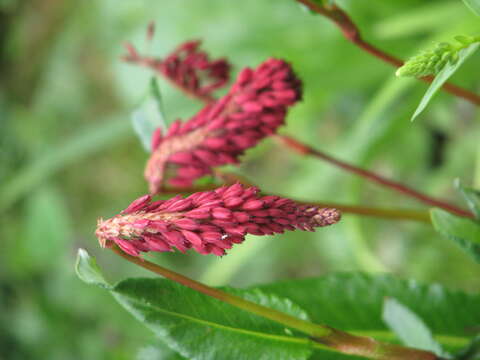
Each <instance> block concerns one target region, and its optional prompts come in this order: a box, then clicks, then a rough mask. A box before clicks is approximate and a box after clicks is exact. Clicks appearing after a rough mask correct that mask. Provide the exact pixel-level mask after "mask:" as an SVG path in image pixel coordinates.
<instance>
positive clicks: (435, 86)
mask: <svg viewBox="0 0 480 360" xmlns="http://www.w3.org/2000/svg"><path fill="white" fill-rule="evenodd" d="M479 45H480V43H478V42H477V43H473V44H471V45H470V46H468V47H466V48H464V49H462V50H460V51H459V52H458V59H457V60H456V62H455V63H454V64H453V63H451V62H447V64H446V65H445V66H444V67H443V69H442V70H441V71H440V72H439V73H438V74H437V76H435V79H434V80H433V81H432V83H431V84H430V86H429V88H428V90H427V92H426V93H425V95H423V98H422V100H421V101H420V104H419V105H418V107H417V109H416V110H415V112H414V114H413V115H412V119H411V120H412V121H413V120H415V118H417V116H418V115H420V114H421V113H422V112H423V110H425V108H426V107H427V105H428V104H429V103H430V101H431V100H432V98H433V97H434V96H435V94H436V93H437V91H438V90H439V89H440V88H441V87H442V85H443V84H444V83H445V82H446V81H447V80H448V79H449V78H450V76H452V75H453V74H454V73H455V72H456V71H457V70H458V69H459V68H460V66H462V64H463V63H464V62H465V60H467V59H468V58H469V57H470V56H471V55H472V54H473V53H474V52H475V51H477V49H478V47H479Z"/></svg>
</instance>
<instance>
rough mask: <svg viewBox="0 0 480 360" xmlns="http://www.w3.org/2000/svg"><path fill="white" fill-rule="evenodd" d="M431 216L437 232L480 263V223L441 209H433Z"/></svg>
mask: <svg viewBox="0 0 480 360" xmlns="http://www.w3.org/2000/svg"><path fill="white" fill-rule="evenodd" d="M430 215H431V218H432V223H433V227H434V228H435V230H437V231H438V232H439V233H440V234H442V235H443V236H445V237H446V238H447V239H450V240H453V241H455V242H456V243H457V244H458V245H460V246H461V247H462V249H464V250H465V251H466V252H467V253H468V254H470V255H471V256H472V257H473V258H474V259H475V260H476V261H477V262H480V223H478V222H474V221H472V220H470V219H467V218H463V217H459V216H455V215H453V214H451V213H449V212H447V211H445V210H441V209H432V210H431V212H430Z"/></svg>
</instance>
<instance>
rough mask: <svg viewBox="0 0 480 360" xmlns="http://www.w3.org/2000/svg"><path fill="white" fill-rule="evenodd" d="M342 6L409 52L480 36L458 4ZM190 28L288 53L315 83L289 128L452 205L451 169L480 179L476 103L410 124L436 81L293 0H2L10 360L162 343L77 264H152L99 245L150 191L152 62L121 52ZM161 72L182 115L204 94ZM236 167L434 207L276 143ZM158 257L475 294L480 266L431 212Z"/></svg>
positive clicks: (0, 153) (121, 351)
mask: <svg viewBox="0 0 480 360" xmlns="http://www.w3.org/2000/svg"><path fill="white" fill-rule="evenodd" d="M340 4H341V5H342V7H344V8H345V9H346V10H347V11H348V13H349V14H351V16H352V18H353V19H354V21H355V22H356V23H357V24H358V25H359V27H360V28H361V29H362V32H363V35H364V37H365V38H366V39H368V40H369V41H371V42H372V43H374V44H375V45H377V46H379V47H380V48H382V49H384V50H386V51H388V52H390V53H392V54H395V55H397V56H399V57H402V58H406V57H408V56H410V55H412V54H414V53H416V52H417V51H418V50H419V49H423V48H425V47H428V46H430V45H431V43H432V42H433V41H437V40H450V39H451V38H452V37H453V36H454V35H457V34H472V33H476V32H477V33H478V25H479V22H478V18H475V17H474V15H472V14H471V13H470V12H469V11H468V10H467V9H466V8H465V7H464V6H463V4H462V2H461V1H459V0H449V1H434V2H433V1H426V0H404V1H385V0H374V1H367V0H356V1H353V0H350V1H342V2H340ZM152 20H154V21H155V22H156V34H155V37H154V41H153V42H152V43H151V44H150V45H149V44H148V43H147V42H146V41H145V30H146V26H147V24H148V22H149V21H152ZM446 24H448V25H446ZM188 39H203V40H204V43H203V47H204V49H206V50H207V51H209V52H210V53H211V54H212V55H213V56H215V57H218V56H228V58H229V59H230V61H231V62H232V63H233V65H234V72H235V73H236V72H238V70H239V69H240V68H242V67H244V66H256V65H257V64H259V63H260V62H261V61H263V60H264V59H265V58H267V57H269V56H276V57H281V58H285V59H287V60H288V61H290V62H291V63H292V64H293V66H294V68H295V70H296V72H297V73H298V74H299V76H300V77H301V78H302V79H303V81H304V85H305V96H304V101H303V102H302V103H301V104H299V105H297V106H295V108H294V109H293V110H292V111H291V112H290V113H289V116H288V125H287V126H286V127H284V128H283V129H282V130H281V131H282V132H283V133H285V134H290V135H293V136H295V137H297V138H298V139H301V140H302V141H305V142H307V143H309V144H312V145H314V146H315V147H318V148H319V149H322V150H324V151H326V152H328V153H330V154H333V155H335V156H337V157H339V158H341V159H344V160H346V161H349V162H351V163H354V164H357V165H360V166H365V167H368V168H370V169H374V170H375V171H377V172H379V173H381V174H384V175H386V176H389V177H391V178H394V179H397V180H400V181H403V182H405V183H407V184H409V185H411V186H412V187H414V188H416V189H419V190H421V191H424V192H426V193H428V194H431V195H435V196H439V197H445V198H447V199H450V200H451V201H453V202H459V200H458V196H457V195H456V194H455V191H454V190H453V186H452V182H453V179H454V178H456V177H459V178H461V179H462V180H463V182H464V183H465V184H467V185H476V186H477V187H478V186H480V148H479V143H478V134H479V130H480V122H479V121H478V120H479V119H478V117H479V112H478V110H477V109H476V108H474V107H473V106H472V105H470V104H468V103H466V102H464V101H461V100H458V99H455V98H453V97H451V96H449V95H445V94H439V95H438V96H437V97H436V99H435V100H434V101H433V102H432V103H431V105H430V106H429V108H428V109H427V111H426V112H425V113H424V115H422V116H421V117H420V118H419V119H418V120H417V121H416V122H414V123H411V122H410V121H409V117H410V115H411V114H412V112H413V111H414V109H415V106H416V104H417V103H418V102H419V100H420V98H421V96H422V93H423V92H424V91H425V89H426V86H425V85H424V84H423V83H421V82H418V81H416V80H411V79H406V80H405V79H397V78H395V76H394V69H393V68H391V67H389V66H388V65H386V64H383V63H381V62H379V61H378V60H376V59H375V58H372V57H370V56H369V55H368V54H365V53H362V52H361V51H360V50H359V49H358V48H356V47H355V46H353V45H352V44H350V43H348V42H347V41H346V40H345V39H344V38H343V37H342V35H341V33H340V32H339V31H338V29H337V28H335V27H334V26H333V25H332V24H331V23H330V22H328V21H327V20H326V19H324V18H322V17H320V16H315V15H313V14H311V13H309V12H307V11H306V10H304V9H303V8H301V7H300V6H299V5H298V4H296V3H295V2H294V1H293V0H265V1H257V0H243V1H225V0H190V1H188V0H162V1H140V0H138V1H127V0H123V1H117V0H102V1H88V2H87V1H73V0H68V1H67V0H30V1H21V0H1V1H0V49H1V52H0V212H1V216H0V241H1V242H0V306H1V309H2V311H0V359H22V360H24V359H49V360H56V359H59V360H60V359H62V360H67V359H141V358H142V356H143V355H144V354H145V353H146V350H145V347H148V346H149V345H151V344H154V343H155V342H156V340H155V338H154V336H153V334H151V333H150V332H149V331H148V330H147V329H146V328H144V327H143V326H142V325H141V324H138V323H137V322H136V321H135V320H134V319H133V318H132V317H131V316H130V315H129V314H127V313H126V312H125V311H124V310H123V309H122V308H120V306H119V305H118V304H117V303H116V302H115V301H114V300H113V299H112V298H111V297H110V296H109V295H108V294H107V293H106V292H104V291H101V290H99V289H98V288H95V287H92V286H87V285H86V284H84V283H82V282H81V281H80V280H79V279H78V278H77V277H76V276H75V274H74V270H73V268H74V261H75V254H76V251H77V249H78V248H79V247H83V248H86V249H87V250H88V251H89V252H90V253H91V254H92V255H94V256H96V257H97V259H98V262H99V264H100V266H101V267H102V268H103V269H104V271H105V273H106V274H107V275H108V277H109V279H110V280H112V281H116V280H119V279H122V278H125V277H127V276H150V275H149V274H147V273H145V272H144V271H142V270H141V269H139V268H136V267H134V266H133V265H131V264H129V263H126V262H125V261H122V260H121V259H120V258H118V257H115V256H114V255H113V253H111V252H109V251H105V250H102V249H100V248H99V246H98V244H97V241H96V239H95V237H94V235H93V232H94V229H95V224H96V219H97V218H98V217H100V216H103V217H110V216H112V215H114V214H116V213H117V212H118V211H119V210H121V209H123V208H124V207H126V205H128V204H129V203H130V201H132V200H133V199H135V198H136V197H138V196H139V195H142V194H144V193H145V192H146V191H147V186H146V183H145V182H144V180H143V177H142V172H143V167H144V164H145V161H146V159H147V154H146V153H145V152H144V150H143V149H142V146H141V144H140V142H139V140H138V139H137V138H136V137H135V135H134V133H133V131H132V129H131V123H130V115H131V113H132V111H133V109H134V108H135V107H136V106H137V105H138V103H139V101H140V100H141V98H142V97H143V96H144V94H145V93H146V91H147V87H148V82H149V79H150V77H151V73H150V72H149V71H148V70H145V69H142V68H137V67H135V66H132V65H128V64H124V63H122V62H121V61H120V60H119V58H120V56H121V55H122V54H123V53H124V49H123V47H122V43H123V42H125V41H131V42H133V43H134V44H135V45H136V46H137V47H138V48H139V49H140V50H141V51H142V52H148V53H150V54H151V55H158V56H162V55H164V54H166V53H168V52H169V51H171V50H172V49H173V48H174V47H175V46H176V45H177V44H179V43H180V42H183V41H185V40H188ZM478 61H479V55H478V54H477V55H475V56H473V57H472V59H470V60H469V61H468V62H467V63H466V64H465V65H464V67H463V68H462V69H461V70H460V71H459V72H458V73H457V74H456V75H455V77H454V79H453V80H454V82H455V83H457V84H460V85H462V86H465V87H468V88H469V89H473V90H475V91H477V92H478V91H479V90H480V78H479V74H478ZM160 84H161V89H162V94H163V97H164V105H165V112H166V114H167V118H168V120H169V121H172V120H174V119H175V118H177V117H181V118H188V117H190V116H191V115H193V114H194V113H195V111H197V110H198V109H199V108H200V107H201V104H199V103H195V102H194V101H192V100H190V99H186V98H185V97H183V96H182V94H181V93H179V92H178V90H176V89H172V88H170V87H169V86H168V85H167V84H166V83H165V82H163V80H161V81H160ZM238 171H239V172H240V173H241V174H243V175H245V176H247V177H248V178H250V179H251V180H252V181H253V182H255V183H256V184H257V185H259V186H260V187H261V188H262V189H264V190H266V191H270V192H275V193H279V194H283V195H287V196H291V197H294V198H298V199H303V200H312V201H314V200H316V201H324V202H338V203H345V204H357V205H361V204H363V205H366V206H367V205H370V206H381V207H388V208H413V209H425V207H423V205H421V204H418V203H416V202H414V201H412V200H410V199H406V198H402V197H401V196H400V195H398V194H395V193H392V192H390V191H388V190H385V189H382V188H379V187H377V186H375V185H372V184H370V183H366V182H364V181H363V180H359V179H358V178H355V177H354V176H352V175H350V174H348V173H344V172H342V171H341V170H339V169H337V168H333V167H332V166H330V165H328V164H324V163H322V162H320V161H318V160H316V159H311V158H301V157H299V156H298V155H296V154H293V153H291V152H289V151H288V150H286V149H282V148H280V147H279V145H278V144H276V143H274V142H273V141H271V140H266V141H264V142H262V143H261V145H260V146H258V147H257V148H256V149H252V150H250V151H248V153H247V155H246V156H245V157H244V162H243V164H242V166H241V167H240V168H239V169H238ZM151 258H152V257H151ZM153 258H154V259H155V261H158V262H160V263H162V264H164V265H166V266H167V267H171V268H172V269H175V270H177V271H179V272H181V273H184V274H186V275H190V276H192V277H194V278H196V279H200V280H202V281H205V282H206V283H208V284H211V285H223V284H230V285H234V286H248V285H252V284H258V283H263V282H268V281H273V280H277V279H287V278H296V277H305V276H315V275H321V274H325V273H328V272H334V271H367V272H390V273H393V274H396V275H398V276H401V277H411V278H415V279H417V280H420V281H424V282H426V281H437V282H441V283H443V284H445V285H447V286H449V287H452V288H460V289H465V290H473V289H475V288H476V289H477V290H478V266H477V265H475V264H474V262H473V261H472V260H471V259H470V258H469V257H468V256H467V255H465V254H464V253H463V252H461V250H459V248H457V247H456V245H454V244H452V243H450V242H448V240H445V239H444V238H441V237H440V236H439V235H438V234H436V233H435V232H434V231H433V229H432V228H431V226H428V225H426V224H422V223H414V222H406V221H389V220H382V219H373V218H363V217H358V216H352V215H348V214H347V215H345V216H344V220H343V221H342V222H341V224H338V225H335V226H333V227H331V228H328V229H322V230H321V231H318V232H316V233H303V232H295V233H289V234H285V235H281V236H276V237H271V238H255V237H250V238H248V240H247V242H245V243H244V244H243V245H242V246H237V247H236V248H234V249H232V250H231V251H230V253H229V255H228V256H226V257H223V258H217V257H214V256H201V255H197V254H194V253H193V252H191V253H188V254H187V255H181V254H180V255H179V254H171V253H169V254H164V255H158V256H153ZM344 330H348V329H344ZM147 351H148V350H147ZM142 354H143V355H142Z"/></svg>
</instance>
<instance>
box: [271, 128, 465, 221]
mask: <svg viewBox="0 0 480 360" xmlns="http://www.w3.org/2000/svg"><path fill="white" fill-rule="evenodd" d="M275 137H276V138H277V139H278V140H280V142H281V143H282V144H284V145H286V146H287V147H288V148H289V149H292V150H293V151H296V152H297V153H300V154H302V155H311V156H315V157H317V158H319V159H322V160H325V161H327V162H329V163H330V164H333V165H335V166H338V167H340V168H342V169H344V170H347V171H349V172H351V173H354V174H356V175H358V176H361V177H363V178H365V179H368V180H370V181H372V182H375V183H377V184H380V185H382V186H385V187H388V188H390V189H392V190H394V191H397V192H399V193H402V194H404V195H407V196H410V197H413V198H415V199H417V200H419V201H421V202H423V203H425V204H428V205H431V206H436V207H439V208H442V209H444V210H446V211H449V212H451V213H452V214H455V215H459V216H464V217H469V218H473V214H472V213H470V212H469V211H467V210H464V209H461V208H459V207H457V206H455V205H452V204H449V203H447V202H445V201H443V200H438V199H434V198H432V197H430V196H428V195H425V194H422V193H421V192H418V191H416V190H413V189H411V188H409V187H407V186H405V185H403V184H402V183H399V182H396V181H393V180H389V179H387V178H384V177H383V176H380V175H377V174H375V173H373V172H371V171H368V170H365V169H362V168H359V167H357V166H354V165H351V164H348V163H346V162H343V161H341V160H338V159H335V158H333V157H332V156H330V155H327V154H325V153H324V152H321V151H319V150H315V149H313V148H312V147H310V146H308V145H305V144H303V143H301V142H299V141H297V140H295V139H293V138H291V137H289V136H286V135H275Z"/></svg>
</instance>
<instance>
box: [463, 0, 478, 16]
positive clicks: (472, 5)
mask: <svg viewBox="0 0 480 360" xmlns="http://www.w3.org/2000/svg"><path fill="white" fill-rule="evenodd" d="M463 2H464V3H465V5H467V7H468V8H469V9H470V10H471V11H472V12H473V13H474V14H475V15H477V16H480V0H463Z"/></svg>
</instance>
